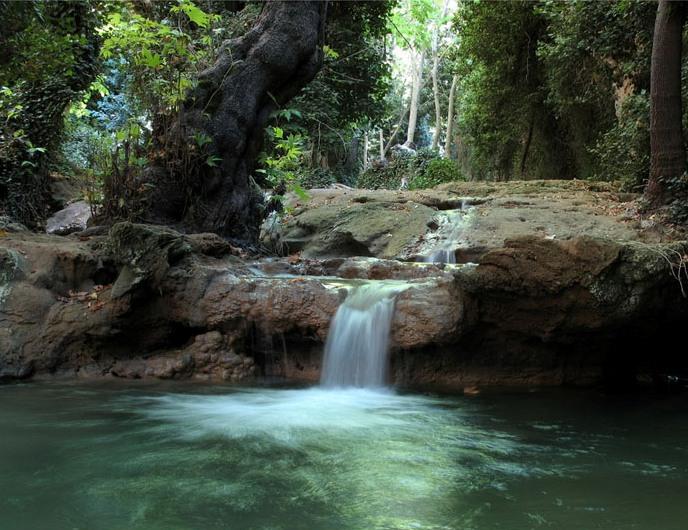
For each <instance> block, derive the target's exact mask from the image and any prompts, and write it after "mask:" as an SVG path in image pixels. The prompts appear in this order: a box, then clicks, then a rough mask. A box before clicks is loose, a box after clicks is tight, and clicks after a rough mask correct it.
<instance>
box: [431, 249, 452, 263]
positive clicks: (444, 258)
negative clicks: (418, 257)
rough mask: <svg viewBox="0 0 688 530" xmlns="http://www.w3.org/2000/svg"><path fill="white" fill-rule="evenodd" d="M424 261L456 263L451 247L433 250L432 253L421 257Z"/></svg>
mask: <svg viewBox="0 0 688 530" xmlns="http://www.w3.org/2000/svg"><path fill="white" fill-rule="evenodd" d="M423 261H424V262H425V263H449V264H454V263H456V250H455V249H453V248H449V247H447V248H440V249H437V250H435V251H433V253H432V254H430V255H429V256H427V257H425V258H423Z"/></svg>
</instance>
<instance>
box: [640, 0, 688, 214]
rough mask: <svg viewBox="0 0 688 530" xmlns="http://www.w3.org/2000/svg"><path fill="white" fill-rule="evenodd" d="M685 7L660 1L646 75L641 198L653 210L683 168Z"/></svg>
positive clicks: (661, 200)
mask: <svg viewBox="0 0 688 530" xmlns="http://www.w3.org/2000/svg"><path fill="white" fill-rule="evenodd" d="M685 18H686V5H685V4H684V3H682V2H671V1H669V0H660V1H659V5H658V8H657V17H656V19H655V30H654V36H653V40H652V67H651V73H650V178H649V180H648V182H647V187H646V188H645V197H646V198H647V200H648V201H649V203H650V205H651V206H653V207H656V206H661V205H662V204H666V203H667V202H668V200H670V199H671V197H670V196H669V194H668V193H667V180H668V179H674V178H679V177H680V176H681V175H682V174H683V172H684V171H685V168H686V153H685V147H684V144H683V130H682V124H681V117H682V115H683V114H682V108H681V51H682V50H681V47H682V40H683V39H682V35H683V24H684V22H685Z"/></svg>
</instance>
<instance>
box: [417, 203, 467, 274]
mask: <svg viewBox="0 0 688 530" xmlns="http://www.w3.org/2000/svg"><path fill="white" fill-rule="evenodd" d="M465 218H466V205H465V201H461V209H460V210H447V211H446V212H443V215H442V217H441V219H440V230H439V232H440V234H439V235H440V238H441V241H442V243H441V244H440V245H435V246H434V247H432V251H431V252H430V254H428V255H427V256H425V257H424V258H422V261H423V262H425V263H450V264H454V263H456V247H457V244H458V242H459V239H460V238H461V234H462V232H463V229H464V225H465V221H466V219H465Z"/></svg>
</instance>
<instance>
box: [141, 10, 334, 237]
mask: <svg viewBox="0 0 688 530" xmlns="http://www.w3.org/2000/svg"><path fill="white" fill-rule="evenodd" d="M326 4H327V2H325V1H318V2H295V1H285V2H281V1H271V2H266V4H265V6H264V8H263V12H262V13H261V15H260V17H259V18H258V20H257V22H256V25H255V26H254V27H253V28H252V29H251V30H250V31H249V32H248V33H246V34H245V35H244V36H243V37H241V38H238V39H233V40H230V41H226V42H225V43H224V44H223V45H222V47H221V48H220V50H219V53H218V57H217V60H216V62H215V64H214V65H213V66H212V67H211V68H209V69H207V70H206V71H204V72H203V73H202V74H201V76H200V79H199V84H198V87H197V88H196V89H195V90H194V91H193V92H192V93H191V94H190V96H189V98H188V100H187V102H186V105H185V108H184V111H183V113H182V116H181V120H180V123H179V124H178V125H177V126H176V127H173V128H172V129H171V130H170V131H168V132H167V133H166V135H165V137H164V138H163V139H162V141H161V145H163V146H166V149H167V150H162V151H161V156H160V157H159V158H158V160H157V161H156V163H155V164H154V165H153V167H152V168H150V170H149V171H148V172H147V174H146V177H145V182H144V185H145V186H144V187H146V188H148V191H147V192H146V194H145V197H144V198H145V201H144V214H143V218H144V219H145V220H146V221H152V222H161V223H166V224H173V225H176V226H177V227H179V228H182V229H185V230H187V231H210V232H216V233H219V234H222V235H225V236H229V237H235V238H238V239H242V240H254V239H255V238H256V237H257V234H258V229H259V225H260V220H261V218H262V198H261V196H260V192H259V190H257V189H256V186H255V184H254V183H253V180H252V178H251V172H252V170H253V166H254V163H255V159H256V157H257V155H258V152H259V151H260V148H261V145H262V139H263V132H264V131H263V128H264V127H265V124H266V122H267V120H268V118H269V116H270V113H271V112H272V111H273V110H275V109H276V108H279V106H281V105H283V104H284V103H286V102H287V101H289V99H291V98H292V97H293V96H295V95H296V94H297V93H298V91H299V90H300V89H301V88H302V87H303V86H304V85H306V84H307V83H308V82H310V81H311V80H312V79H313V77H314V76H315V74H316V73H317V72H318V70H319V69H320V67H321V65H322V54H323V52H322V44H323V37H324V27H325V17H326ZM199 135H204V136H206V137H208V138H209V139H210V140H211V142H210V143H208V144H207V145H204V146H202V147H199V146H198V145H194V137H196V138H198V137H199ZM201 143H202V142H201ZM196 144H198V142H196ZM174 145H186V146H188V149H189V150H190V151H191V154H188V153H186V154H184V152H183V150H180V149H174V148H172V149H170V146H174ZM180 152H181V153H182V155H181V156H180V154H179V153H180ZM190 161H191V162H192V163H190Z"/></svg>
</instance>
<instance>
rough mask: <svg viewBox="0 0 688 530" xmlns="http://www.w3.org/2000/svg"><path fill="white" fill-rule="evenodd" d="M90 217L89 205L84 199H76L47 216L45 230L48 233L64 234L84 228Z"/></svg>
mask: <svg viewBox="0 0 688 530" xmlns="http://www.w3.org/2000/svg"><path fill="white" fill-rule="evenodd" d="M90 219H91V205H90V204H88V203H87V202H86V201H76V202H73V203H72V204H70V205H69V206H67V207H66V208H64V209H62V210H60V211H58V212H55V213H54V214H53V215H52V216H51V217H49V218H48V220H47V221H46V223H45V231H46V233H48V234H54V235H58V236H66V235H67V234H71V233H73V232H80V231H82V230H85V229H86V227H87V226H88V222H89V220H90Z"/></svg>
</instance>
